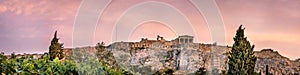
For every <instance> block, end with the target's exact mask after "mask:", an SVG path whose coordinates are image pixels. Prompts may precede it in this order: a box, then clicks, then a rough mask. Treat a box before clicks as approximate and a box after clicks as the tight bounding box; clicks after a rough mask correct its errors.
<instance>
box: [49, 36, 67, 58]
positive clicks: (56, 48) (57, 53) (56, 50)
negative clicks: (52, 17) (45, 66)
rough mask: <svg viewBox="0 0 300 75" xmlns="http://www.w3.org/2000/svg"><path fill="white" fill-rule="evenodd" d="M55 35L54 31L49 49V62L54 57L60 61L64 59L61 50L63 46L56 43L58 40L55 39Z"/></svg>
mask: <svg viewBox="0 0 300 75" xmlns="http://www.w3.org/2000/svg"><path fill="white" fill-rule="evenodd" d="M56 34H57V31H55V33H54V37H53V39H52V41H51V45H50V47H49V54H50V60H53V59H55V58H56V57H58V58H59V59H62V58H63V57H64V54H63V50H62V48H63V44H61V43H59V42H58V38H57V37H56Z"/></svg>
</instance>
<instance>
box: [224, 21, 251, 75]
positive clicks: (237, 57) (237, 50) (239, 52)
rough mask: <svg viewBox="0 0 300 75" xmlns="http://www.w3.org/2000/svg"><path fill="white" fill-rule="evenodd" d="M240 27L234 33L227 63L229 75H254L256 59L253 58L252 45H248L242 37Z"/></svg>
mask: <svg viewBox="0 0 300 75" xmlns="http://www.w3.org/2000/svg"><path fill="white" fill-rule="evenodd" d="M244 30H245V29H242V25H241V26H240V27H239V29H238V30H237V32H236V35H235V37H234V44H233V46H232V50H231V52H230V56H229V57H228V58H229V62H228V66H229V69H228V74H229V75H254V74H255V72H254V68H255V62H256V57H255V56H254V52H253V48H254V45H252V46H251V45H250V43H249V41H248V40H247V37H245V35H244Z"/></svg>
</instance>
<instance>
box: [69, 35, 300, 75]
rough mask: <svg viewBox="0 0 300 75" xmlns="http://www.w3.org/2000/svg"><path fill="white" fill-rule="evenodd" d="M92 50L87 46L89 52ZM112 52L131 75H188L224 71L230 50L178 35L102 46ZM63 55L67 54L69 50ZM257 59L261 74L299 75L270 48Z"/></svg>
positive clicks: (294, 63)
mask: <svg viewBox="0 0 300 75" xmlns="http://www.w3.org/2000/svg"><path fill="white" fill-rule="evenodd" d="M93 49H94V50H96V49H95V48H90V47H89V52H96V51H92V50H93ZM106 50H110V51H112V53H113V55H114V57H115V59H116V61H117V63H118V64H119V65H120V66H121V67H123V68H125V69H127V70H129V71H132V72H135V73H140V74H143V75H144V74H147V75H148V74H153V73H155V72H157V71H159V70H166V69H173V70H175V72H174V73H175V74H192V73H194V72H196V71H197V70H198V69H199V68H205V69H206V71H208V73H211V72H213V70H217V71H215V72H218V73H221V72H222V71H226V70H227V69H228V68H227V61H228V58H227V57H228V56H229V52H230V50H231V47H229V46H219V45H217V44H202V43H193V37H192V36H187V35H184V36H179V37H178V38H176V39H174V40H171V41H167V40H165V39H163V37H160V36H158V37H157V40H148V39H147V38H142V39H141V41H140V42H115V43H113V44H111V45H109V46H107V47H106ZM65 51H66V52H65V54H71V53H72V51H71V50H70V49H66V50H65ZM255 55H256V57H257V58H258V59H257V61H256V65H255V71H256V72H261V73H262V74H265V69H266V67H265V66H266V65H268V66H269V72H270V73H271V74H275V75H279V74H299V72H300V70H299V69H300V59H298V60H295V61H292V60H289V59H288V58H286V57H283V56H281V55H280V54H279V53H278V52H276V51H273V50H271V49H264V50H261V51H255Z"/></svg>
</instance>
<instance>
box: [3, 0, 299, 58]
mask: <svg viewBox="0 0 300 75" xmlns="http://www.w3.org/2000/svg"><path fill="white" fill-rule="evenodd" d="M149 1H152V2H159V3H163V4H166V5H168V6H171V7H172V8H176V11H179V12H180V14H181V15H184V16H185V19H184V20H188V22H189V24H191V25H186V27H183V28H182V27H181V29H182V30H188V28H189V27H192V31H193V32H195V38H197V41H196V42H201V43H212V42H213V41H212V39H211V35H210V29H209V27H208V25H207V23H206V21H205V20H204V17H203V16H202V15H201V13H200V12H199V11H197V9H196V7H195V6H194V5H193V4H192V3H191V2H189V1H185V0H177V1H171V0H170V1H168V0H164V1H159V0H146V1H142V0H130V1H124V0H113V1H111V3H110V4H108V5H107V7H106V9H105V10H104V11H103V13H102V14H101V17H100V18H99V20H98V24H97V27H96V30H95V40H94V42H95V44H96V42H101V41H104V42H105V43H106V44H110V43H112V42H114V41H118V40H114V38H113V36H112V35H113V34H114V31H117V30H119V31H128V32H130V35H128V36H129V37H128V38H126V39H128V40H129V41H138V40H140V38H142V37H148V39H155V37H156V35H161V36H164V37H165V38H166V39H167V40H172V39H174V38H176V37H177V36H178V35H182V34H178V32H176V30H174V28H172V27H174V26H172V25H171V24H168V23H166V22H162V21H155V20H150V21H144V22H142V23H139V24H138V26H136V27H134V28H131V29H129V30H128V29H124V28H123V27H130V26H126V25H123V26H122V25H121V26H119V28H115V27H116V26H115V25H116V24H117V22H118V21H119V20H120V17H122V16H124V14H125V12H130V11H129V9H133V7H138V6H137V5H136V4H140V3H143V2H144V3H145V2H149ZM80 4H81V0H0V51H2V52H5V53H11V52H16V53H43V52H47V51H48V47H49V45H50V41H51V39H52V37H53V34H54V32H55V30H57V31H58V37H59V38H60V41H61V42H62V43H64V47H66V48H70V47H72V34H73V24H74V21H75V18H76V14H77V12H78V9H79V7H80ZM99 4H102V3H99ZM216 4H217V6H218V8H219V11H220V13H221V15H222V18H223V22H224V27H225V34H226V45H230V46H231V45H232V43H233V41H232V37H233V36H234V35H235V31H236V29H237V28H238V26H239V25H241V24H243V26H244V27H245V28H246V31H245V32H246V35H247V37H248V40H250V42H251V43H252V44H254V45H255V50H261V49H264V48H272V49H274V50H276V51H278V52H279V53H280V54H282V55H284V56H286V57H289V58H291V59H296V58H299V57H300V55H299V53H300V47H299V46H300V25H299V24H300V5H299V4H300V1H299V0H216ZM150 5H151V4H150ZM156 6H158V7H159V5H154V6H153V8H155V7H156ZM150 7H151V6H150ZM162 8H168V7H165V6H162V7H161V8H156V9H150V8H149V9H147V10H145V11H147V12H151V13H152V14H168V13H166V12H162V11H165V10H162ZM91 9H93V8H91ZM152 11H153V12H152ZM170 11H172V10H170ZM135 14H136V15H133V16H130V18H132V19H136V18H140V17H139V16H137V15H144V16H145V15H146V16H147V14H143V13H135ZM162 18H165V17H162ZM167 19H168V18H167ZM87 20H88V19H87ZM130 21H131V19H128V22H130ZM175 21H176V22H178V23H180V24H181V23H182V24H184V23H183V22H181V20H180V19H179V20H175ZM175 21H173V22H175ZM177 27H180V26H177ZM175 28H176V26H175ZM115 29H117V30H115ZM120 33H122V32H119V33H117V34H120ZM187 34H188V33H187Z"/></svg>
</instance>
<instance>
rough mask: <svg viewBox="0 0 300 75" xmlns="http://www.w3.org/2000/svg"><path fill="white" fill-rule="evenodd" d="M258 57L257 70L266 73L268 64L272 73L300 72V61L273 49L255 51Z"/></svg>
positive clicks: (277, 74)
mask: <svg viewBox="0 0 300 75" xmlns="http://www.w3.org/2000/svg"><path fill="white" fill-rule="evenodd" d="M255 56H256V57H257V60H256V65H255V70H256V71H257V72H262V73H265V70H266V65H268V67H269V72H270V74H275V75H281V74H289V75H290V74H299V72H300V70H299V69H300V62H299V59H298V60H294V61H293V60H290V59H289V58H287V57H284V56H282V55H280V54H279V53H278V52H277V51H274V50H272V49H263V50H261V51H255Z"/></svg>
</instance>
